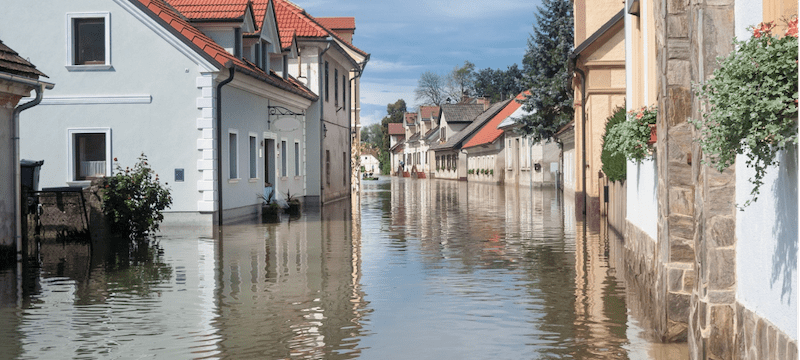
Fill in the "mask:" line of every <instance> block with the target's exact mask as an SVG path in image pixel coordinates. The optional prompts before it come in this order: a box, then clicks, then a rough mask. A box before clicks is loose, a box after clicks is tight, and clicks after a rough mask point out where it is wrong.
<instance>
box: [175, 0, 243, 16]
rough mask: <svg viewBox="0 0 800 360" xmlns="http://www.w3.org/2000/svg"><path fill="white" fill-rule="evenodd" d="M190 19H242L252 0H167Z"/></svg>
mask: <svg viewBox="0 0 800 360" xmlns="http://www.w3.org/2000/svg"><path fill="white" fill-rule="evenodd" d="M166 1H167V2H168V3H169V4H170V5H171V6H172V7H174V8H175V10H178V11H179V12H180V13H181V14H183V16H185V17H186V18H187V19H189V20H240V19H243V18H244V15H245V13H246V11H247V6H248V5H249V3H250V0H166Z"/></svg>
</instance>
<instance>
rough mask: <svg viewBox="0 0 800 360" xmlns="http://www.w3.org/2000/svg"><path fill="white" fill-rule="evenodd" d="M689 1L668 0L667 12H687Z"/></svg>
mask: <svg viewBox="0 0 800 360" xmlns="http://www.w3.org/2000/svg"><path fill="white" fill-rule="evenodd" d="M688 3H689V1H688V0H668V1H667V12H668V13H669V14H680V13H684V12H686V5H687V4H688Z"/></svg>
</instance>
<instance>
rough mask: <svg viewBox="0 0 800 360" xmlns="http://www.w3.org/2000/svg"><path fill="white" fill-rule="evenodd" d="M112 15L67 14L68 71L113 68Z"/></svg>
mask: <svg viewBox="0 0 800 360" xmlns="http://www.w3.org/2000/svg"><path fill="white" fill-rule="evenodd" d="M109 20H110V14H109V13H107V12H105V13H70V14H67V27H68V31H67V69H69V70H107V69H110V68H111V43H110V39H109V38H110V35H111V34H110V30H109Z"/></svg>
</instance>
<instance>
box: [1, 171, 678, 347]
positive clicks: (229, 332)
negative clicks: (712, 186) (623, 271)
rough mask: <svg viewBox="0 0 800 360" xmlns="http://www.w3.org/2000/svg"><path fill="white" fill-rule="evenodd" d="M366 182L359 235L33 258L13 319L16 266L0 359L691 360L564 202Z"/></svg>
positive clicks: (339, 220) (345, 225) (330, 217)
mask: <svg viewBox="0 0 800 360" xmlns="http://www.w3.org/2000/svg"><path fill="white" fill-rule="evenodd" d="M362 185H363V190H364V192H363V195H362V200H361V204H362V207H361V213H360V216H361V218H360V221H361V229H360V233H359V231H358V229H355V228H353V225H352V223H351V222H350V220H349V214H350V209H349V208H348V205H349V203H348V202H346V201H345V202H339V203H336V204H334V205H331V206H326V207H325V208H323V210H322V211H321V212H313V211H311V212H309V213H307V214H305V215H303V217H302V218H300V219H299V220H294V221H291V222H289V221H287V219H286V218H284V219H283V222H281V223H279V224H240V225H231V226H226V227H225V228H224V232H223V236H222V240H218V239H217V240H215V239H202V238H197V237H192V236H187V235H185V234H184V235H179V234H164V237H163V238H161V239H160V249H161V250H162V251H163V252H161V254H163V255H159V256H155V258H154V259H155V260H154V261H150V262H149V263H147V262H143V263H137V264H138V265H137V266H138V267H136V266H132V267H131V268H129V269H127V271H119V269H112V268H108V267H107V266H103V265H102V261H99V260H98V259H95V258H92V257H91V256H89V255H88V248H85V247H83V248H82V247H80V246H73V247H69V248H58V247H52V246H51V247H48V248H43V256H42V260H43V264H42V267H41V270H39V272H38V273H37V272H34V273H37V274H39V275H38V276H37V277H36V279H37V280H36V281H35V284H34V285H32V286H29V285H26V286H27V289H29V290H27V296H26V298H25V303H24V306H23V310H22V311H17V310H16V309H15V308H16V303H15V302H16V300H15V299H16V298H15V297H14V294H15V293H14V289H13V287H11V288H9V287H8V286H7V284H8V283H9V282H8V279H9V275H11V278H13V269H12V270H11V272H8V271H5V272H3V271H0V278H2V281H0V284H3V287H0V299H2V301H3V303H2V304H0V320H2V321H3V323H4V324H9V325H8V326H7V327H6V328H5V329H2V330H0V336H4V339H10V341H4V342H3V343H2V344H0V354H19V355H20V356H19V357H22V358H48V359H52V358H74V357H86V358H106V357H122V358H125V357H130V356H134V355H133V354H137V355H139V354H141V355H146V354H150V355H156V357H158V358H170V357H172V358H176V359H177V358H188V357H208V358H216V357H227V358H268V359H272V358H275V359H277V358H304V359H339V358H341V359H344V358H354V357H363V358H366V359H392V358H396V359H451V358H455V359H461V358H501V359H517V358H542V357H545V358H548V357H553V358H593V359H594V358H607V359H618V358H623V359H624V358H630V359H649V358H656V359H674V358H680V357H682V356H684V354H685V345H655V344H651V343H649V342H648V341H647V340H645V338H646V337H647V336H646V335H645V333H646V332H645V331H644V330H643V329H642V327H643V326H640V325H639V323H638V322H637V321H636V320H634V319H633V318H632V317H631V316H629V315H628V313H627V312H628V309H629V308H630V307H629V305H630V301H631V300H630V299H627V298H626V289H625V286H624V283H623V282H622V281H621V280H619V279H616V278H615V277H614V275H613V273H614V270H613V268H612V267H613V264H615V262H614V261H613V259H611V258H610V257H609V256H611V257H613V256H614V255H615V254H616V253H618V251H615V249H614V243H613V240H612V241H611V242H609V241H603V240H601V237H599V236H597V235H596V234H595V235H593V236H590V237H587V238H586V239H583V238H582V235H581V233H580V231H577V232H576V228H577V227H578V226H581V223H579V222H576V221H575V219H574V217H573V216H572V213H573V212H574V211H575V210H574V209H575V206H574V203H573V202H572V201H571V200H570V199H568V198H567V199H563V198H560V197H556V196H555V195H554V192H553V191H552V190H550V189H543V190H534V191H533V192H531V191H530V190H529V189H527V188H524V187H523V188H521V189H516V188H514V187H501V186H495V185H489V184H467V183H464V182H456V181H442V180H432V181H418V180H410V179H404V180H400V179H397V178H394V179H391V180H387V179H384V180H380V181H370V182H366V181H365V182H363V183H362ZM576 234H577V235H576ZM151 260H152V259H151ZM134 270H135V271H134ZM147 276H149V277H147ZM140 278H146V279H150V280H148V281H147V282H145V283H142V282H141V281H138V282H137V279H140ZM12 282H13V281H12ZM31 289H33V290H31ZM9 294H11V295H9ZM628 296H629V295H628ZM12 356H14V355H12Z"/></svg>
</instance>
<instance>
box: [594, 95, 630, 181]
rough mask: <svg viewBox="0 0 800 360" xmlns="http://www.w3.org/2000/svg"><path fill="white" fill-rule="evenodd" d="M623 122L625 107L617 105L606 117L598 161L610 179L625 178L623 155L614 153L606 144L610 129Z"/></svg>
mask: <svg viewBox="0 0 800 360" xmlns="http://www.w3.org/2000/svg"><path fill="white" fill-rule="evenodd" d="M623 122H625V107H619V108H617V109H616V110H615V111H614V114H613V115H611V116H609V117H608V121H607V122H606V132H605V134H603V151H602V153H601V154H600V161H601V162H602V163H603V173H604V174H606V177H608V180H611V181H624V180H625V179H626V178H627V169H628V167H627V161H626V160H625V155H624V154H619V153H617V154H614V153H613V151H612V150H611V149H609V148H608V146H607V144H608V136H609V134H610V133H611V130H612V129H613V128H614V127H615V126H617V125H619V124H621V123H623Z"/></svg>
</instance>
